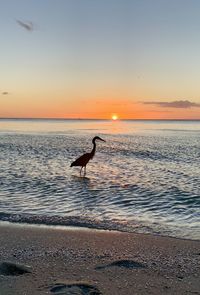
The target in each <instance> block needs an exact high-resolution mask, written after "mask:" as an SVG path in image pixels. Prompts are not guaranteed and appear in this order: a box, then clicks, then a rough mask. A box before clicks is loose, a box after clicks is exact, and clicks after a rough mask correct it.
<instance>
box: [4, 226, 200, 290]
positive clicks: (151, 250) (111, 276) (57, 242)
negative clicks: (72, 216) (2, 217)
mask: <svg viewBox="0 0 200 295" xmlns="http://www.w3.org/2000/svg"><path fill="white" fill-rule="evenodd" d="M199 262H200V242H199V241H191V240H181V239H175V238H168V237H159V236H153V235H147V234H133V233H132V234H129V233H121V232H111V231H96V230H87V229H60V228H56V229H55V228H48V227H46V228H45V227H36V226H25V225H13V224H6V223H2V224H1V225H0V294H1V295H22V294H30V295H35V294H37V295H39V294H41V295H42V294H93V295H95V294H105V295H110V294H112V295H113V294H121V295H123V294H126V295H128V294H130V295H131V294H200V263H199ZM9 263H14V265H16V269H15V268H13V264H9ZM18 265H19V266H18ZM21 265H22V266H21ZM18 267H19V269H21V268H22V269H23V267H25V271H24V273H23V271H21V272H19V273H17V271H18V270H19V269H18ZM26 267H27V268H26ZM26 271H27V272H26Z"/></svg>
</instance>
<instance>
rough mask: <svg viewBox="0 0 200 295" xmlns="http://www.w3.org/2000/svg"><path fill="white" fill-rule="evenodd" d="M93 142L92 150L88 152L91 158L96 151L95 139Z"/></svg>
mask: <svg viewBox="0 0 200 295" xmlns="http://www.w3.org/2000/svg"><path fill="white" fill-rule="evenodd" d="M92 143H93V145H94V146H93V149H92V151H91V153H90V155H91V159H92V158H93V157H94V154H95V151H96V142H95V141H93V142H92Z"/></svg>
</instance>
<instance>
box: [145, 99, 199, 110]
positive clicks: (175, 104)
mask: <svg viewBox="0 0 200 295" xmlns="http://www.w3.org/2000/svg"><path fill="white" fill-rule="evenodd" d="M142 103H143V104H149V105H158V106H160V107H163V108H180V109H189V108H192V107H196V108H200V103H195V102H191V101H189V100H175V101H170V102H167V101H166V102H163V101H144V102H142Z"/></svg>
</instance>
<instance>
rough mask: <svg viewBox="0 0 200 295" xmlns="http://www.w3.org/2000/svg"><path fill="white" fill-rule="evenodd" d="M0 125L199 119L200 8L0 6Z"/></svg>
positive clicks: (89, 1)
mask: <svg viewBox="0 0 200 295" xmlns="http://www.w3.org/2000/svg"><path fill="white" fill-rule="evenodd" d="M0 37H1V41H0V42H1V46H0V117H14V118H16V117H23V118H41V117H42V118H102V119H109V118H111V116H112V115H113V114H117V115H118V117H119V118H121V119H200V86H199V77H200V54H199V53H200V1H199V0H40V1H36V0H0Z"/></svg>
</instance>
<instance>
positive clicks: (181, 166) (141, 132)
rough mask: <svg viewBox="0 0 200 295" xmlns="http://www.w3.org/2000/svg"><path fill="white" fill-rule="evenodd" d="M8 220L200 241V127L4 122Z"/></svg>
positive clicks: (1, 161)
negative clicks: (83, 165) (79, 162)
mask: <svg viewBox="0 0 200 295" xmlns="http://www.w3.org/2000/svg"><path fill="white" fill-rule="evenodd" d="M95 135H98V136H101V137H102V138H103V139H105V140H106V142H105V143H104V142H98V143H97V152H96V155H95V157H94V159H93V160H92V161H91V162H90V163H89V164H88V166H87V175H86V177H80V175H79V167H73V168H70V163H71V162H72V161H73V160H75V159H76V157H78V156H79V155H81V154H82V153H84V152H87V151H90V150H91V148H92V143H91V139H92V138H93V137H94V136H95ZM0 220H9V221H13V222H16V221H19V222H29V223H42V224H58V225H59V224H61V225H78V226H89V227H93V228H105V229H118V230H123V231H137V232H149V233H158V234H162V235H168V236H175V237H183V238H190V239H200V121H116V122H113V121H100V120H99V121H98V120H96V121H95V120H77V121H76V120H0Z"/></svg>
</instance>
